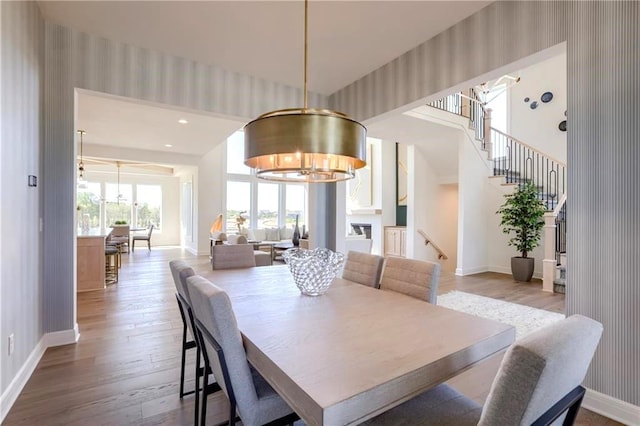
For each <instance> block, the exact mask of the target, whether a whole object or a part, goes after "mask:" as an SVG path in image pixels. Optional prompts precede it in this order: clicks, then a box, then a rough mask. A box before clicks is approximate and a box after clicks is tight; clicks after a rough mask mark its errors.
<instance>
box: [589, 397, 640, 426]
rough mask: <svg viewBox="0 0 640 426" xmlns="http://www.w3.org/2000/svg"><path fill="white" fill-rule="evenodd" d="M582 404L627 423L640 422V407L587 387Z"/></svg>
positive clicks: (636, 423)
mask: <svg viewBox="0 0 640 426" xmlns="http://www.w3.org/2000/svg"><path fill="white" fill-rule="evenodd" d="M582 406H583V407H584V408H586V409H587V410H591V411H593V412H595V413H598V414H601V415H603V416H605V417H608V418H610V419H612V420H615V421H617V422H620V423H624V424H625V425H638V424H640V407H638V406H636V405H633V404H629V403H628V402H625V401H621V400H619V399H616V398H613V397H611V396H609V395H605V394H603V393H600V392H597V391H594V390H591V389H587V393H586V394H585V396H584V399H583V400H582Z"/></svg>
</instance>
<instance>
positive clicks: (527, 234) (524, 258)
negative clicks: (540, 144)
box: [497, 182, 545, 281]
mask: <svg viewBox="0 0 640 426" xmlns="http://www.w3.org/2000/svg"><path fill="white" fill-rule="evenodd" d="M544 212H545V208H544V204H543V203H542V201H540V199H539V198H538V189H537V188H536V186H535V185H534V184H533V183H531V182H526V183H523V184H521V185H520V186H518V189H516V191H514V192H513V193H511V194H506V195H505V201H504V204H503V205H502V206H501V207H500V209H499V210H498V211H497V213H499V214H500V215H501V216H502V220H501V221H500V226H501V227H502V232H504V233H505V234H508V235H512V237H511V239H510V240H509V245H510V246H515V247H516V250H518V252H520V254H521V256H514V257H512V258H511V273H512V274H513V278H514V279H515V280H516V281H531V277H532V276H533V267H534V261H535V259H534V258H532V257H529V256H528V255H529V253H530V252H531V251H532V250H533V249H534V248H536V247H537V246H538V245H539V244H540V234H541V232H542V227H543V226H544Z"/></svg>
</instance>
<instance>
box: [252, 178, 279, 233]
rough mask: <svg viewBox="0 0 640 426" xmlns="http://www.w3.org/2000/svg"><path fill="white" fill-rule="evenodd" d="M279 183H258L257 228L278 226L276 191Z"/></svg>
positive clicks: (277, 197) (277, 196)
mask: <svg viewBox="0 0 640 426" xmlns="http://www.w3.org/2000/svg"><path fill="white" fill-rule="evenodd" d="M279 191H280V185H278V184H275V183H258V214H257V227H258V228H277V227H278V213H279V210H280V209H279V208H278V207H279V206H278V199H279V195H278V192H279Z"/></svg>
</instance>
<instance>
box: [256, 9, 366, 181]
mask: <svg viewBox="0 0 640 426" xmlns="http://www.w3.org/2000/svg"><path fill="white" fill-rule="evenodd" d="M308 9H309V2H308V0H305V2H304V107H303V108H291V109H283V110H277V111H271V112H267V113H265V114H262V115H261V116H259V117H258V118H256V119H255V120H253V121H251V122H250V123H248V124H247V125H246V126H245V127H244V155H245V160H244V164H245V165H247V166H249V167H251V168H254V169H255V170H256V176H257V177H258V178H261V179H265V180H272V181H280V182H337V181H342V180H347V179H351V178H353V177H354V176H355V171H356V169H359V168H361V167H364V166H365V165H366V163H365V158H366V153H365V146H366V137H367V130H366V128H365V127H364V126H363V125H362V124H360V123H358V122H357V121H355V120H352V119H351V118H349V117H348V116H347V115H345V114H342V113H340V112H336V111H332V110H328V109H314V108H308V106H307V97H308V96H307V27H308Z"/></svg>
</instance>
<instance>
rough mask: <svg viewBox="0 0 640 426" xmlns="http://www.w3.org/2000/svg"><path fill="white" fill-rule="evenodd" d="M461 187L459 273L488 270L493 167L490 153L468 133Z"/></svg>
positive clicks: (462, 155)
mask: <svg viewBox="0 0 640 426" xmlns="http://www.w3.org/2000/svg"><path fill="white" fill-rule="evenodd" d="M459 144H460V149H459V153H460V155H459V161H460V165H459V168H458V170H459V184H458V185H459V186H458V250H457V254H458V259H457V267H456V275H468V274H474V273H478V272H484V271H486V270H487V265H488V263H487V262H488V257H487V235H488V234H489V233H490V231H487V229H486V220H487V219H486V213H485V212H486V194H485V192H486V187H487V186H488V185H490V183H489V178H488V177H489V168H488V166H487V163H486V162H485V160H484V158H486V153H485V152H483V151H480V150H479V149H478V148H477V144H474V143H472V142H470V141H469V140H468V138H467V137H466V136H461V137H460V141H459Z"/></svg>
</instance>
